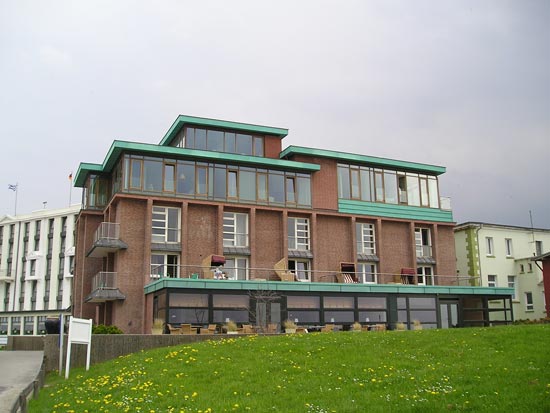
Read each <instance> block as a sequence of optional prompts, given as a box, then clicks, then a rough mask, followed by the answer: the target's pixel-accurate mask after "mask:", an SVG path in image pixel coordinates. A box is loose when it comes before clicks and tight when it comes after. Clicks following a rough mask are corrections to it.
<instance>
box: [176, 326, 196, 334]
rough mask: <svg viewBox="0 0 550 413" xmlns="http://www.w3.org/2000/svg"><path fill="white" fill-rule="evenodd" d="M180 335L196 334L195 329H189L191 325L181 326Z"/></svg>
mask: <svg viewBox="0 0 550 413" xmlns="http://www.w3.org/2000/svg"><path fill="white" fill-rule="evenodd" d="M180 334H197V329H196V328H195V327H191V324H182V325H181V327H180Z"/></svg>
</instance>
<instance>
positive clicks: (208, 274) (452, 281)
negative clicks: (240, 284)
mask: <svg viewBox="0 0 550 413" xmlns="http://www.w3.org/2000/svg"><path fill="white" fill-rule="evenodd" d="M220 269H221V271H222V272H223V273H224V274H225V276H224V277H220V278H216V277H215V276H214V272H215V271H216V267H203V266H200V265H151V271H150V278H151V281H156V280H157V279H161V278H187V279H189V278H191V279H219V280H233V281H235V280H237V281H254V280H258V279H261V280H270V281H279V277H278V276H277V274H276V272H275V270H274V269H273V268H251V267H248V268H239V267H226V266H223V267H221V268H220ZM307 273H308V275H309V276H310V279H309V280H306V282H314V283H315V282H323V283H338V282H339V281H338V278H339V274H340V272H339V271H322V270H316V271H313V270H309V271H307ZM234 274H241V277H239V276H235V275H234ZM346 274H350V275H352V276H353V277H352V278H354V279H355V280H358V283H359V284H363V280H364V278H365V275H367V274H365V273H362V272H349V271H346ZM243 275H244V276H243ZM368 275H369V276H370V277H369V278H372V279H373V280H374V281H375V282H368V281H367V282H364V284H372V285H376V284H408V285H420V286H425V285H440V286H479V285H481V284H480V277H473V276H469V275H446V274H433V275H425V274H412V275H402V274H400V273H380V272H377V273H373V274H368ZM405 277H409V278H405ZM419 280H422V281H423V282H422V283H421V284H419Z"/></svg>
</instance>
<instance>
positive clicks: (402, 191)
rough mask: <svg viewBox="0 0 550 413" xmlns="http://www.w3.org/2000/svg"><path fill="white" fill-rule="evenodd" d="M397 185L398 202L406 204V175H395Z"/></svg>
mask: <svg viewBox="0 0 550 413" xmlns="http://www.w3.org/2000/svg"><path fill="white" fill-rule="evenodd" d="M397 185H398V191H399V203H400V204H406V203H407V177H406V176H403V175H399V176H398V177H397Z"/></svg>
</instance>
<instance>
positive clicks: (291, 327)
mask: <svg viewBox="0 0 550 413" xmlns="http://www.w3.org/2000/svg"><path fill="white" fill-rule="evenodd" d="M283 327H284V328H285V333H295V332H296V327H297V326H296V323H295V322H294V321H292V320H285V321H283Z"/></svg>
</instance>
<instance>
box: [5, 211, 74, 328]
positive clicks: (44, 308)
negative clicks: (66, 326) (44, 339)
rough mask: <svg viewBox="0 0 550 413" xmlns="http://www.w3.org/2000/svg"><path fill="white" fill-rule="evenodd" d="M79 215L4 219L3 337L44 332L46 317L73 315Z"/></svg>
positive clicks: (46, 213)
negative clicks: (74, 270) (76, 223)
mask: <svg viewBox="0 0 550 413" xmlns="http://www.w3.org/2000/svg"><path fill="white" fill-rule="evenodd" d="M79 211H80V205H77V206H72V207H69V208H62V209H55V210H46V209H44V210H39V211H36V212H33V213H31V214H27V215H17V216H9V215H6V216H3V217H1V218H0V335H36V334H44V333H45V332H46V327H45V321H46V318H47V317H59V315H60V314H64V315H70V314H71V300H72V283H73V266H74V254H75V244H74V240H75V237H74V228H75V222H76V218H77V216H78V212H79Z"/></svg>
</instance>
